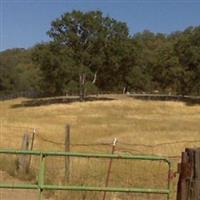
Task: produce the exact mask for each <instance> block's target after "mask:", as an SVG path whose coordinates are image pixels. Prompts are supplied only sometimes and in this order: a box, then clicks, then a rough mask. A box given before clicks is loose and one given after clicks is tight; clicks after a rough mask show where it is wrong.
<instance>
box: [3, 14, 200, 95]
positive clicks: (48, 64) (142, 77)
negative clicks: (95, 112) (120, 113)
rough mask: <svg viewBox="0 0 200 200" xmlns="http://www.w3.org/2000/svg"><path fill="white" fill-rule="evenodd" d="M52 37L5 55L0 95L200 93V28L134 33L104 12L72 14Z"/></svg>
mask: <svg viewBox="0 0 200 200" xmlns="http://www.w3.org/2000/svg"><path fill="white" fill-rule="evenodd" d="M47 34H48V35H49V36H50V38H51V39H52V40H51V42H48V43H40V44H37V45H36V46H35V47H33V48H31V49H27V50H25V49H12V50H7V51H4V52H1V53H0V94H5V93H12V92H14V91H15V92H18V91H39V92H41V91H42V92H43V93H44V94H46V95H63V94H66V93H67V94H80V96H82V97H84V94H91V93H95V92H97V91H100V90H104V91H113V92H119V91H120V92H122V91H123V89H124V88H126V90H129V91H134V92H153V91H154V90H158V91H160V92H161V93H172V94H182V95H185V94H189V95H199V94H200V27H199V26H198V27H189V28H187V29H186V30H185V31H183V32H180V31H179V32H174V33H172V34H170V35H165V34H161V33H157V34H155V33H152V32H150V31H148V30H145V31H143V32H141V33H137V34H135V35H133V36H130V35H129V31H128V27H127V25H126V23H123V22H120V21H117V20H115V19H113V18H111V17H108V16H104V15H103V13H102V12H101V11H90V12H81V11H72V12H67V13H64V14H63V15H61V16H60V17H59V18H57V19H56V20H54V21H53V22H52V23H51V28H50V30H49V31H48V32H47Z"/></svg>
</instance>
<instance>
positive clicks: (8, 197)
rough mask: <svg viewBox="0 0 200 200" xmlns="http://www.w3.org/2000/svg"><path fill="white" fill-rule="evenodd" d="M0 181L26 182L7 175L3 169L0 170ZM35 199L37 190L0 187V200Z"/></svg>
mask: <svg viewBox="0 0 200 200" xmlns="http://www.w3.org/2000/svg"><path fill="white" fill-rule="evenodd" d="M0 182H6V183H12V184H17V183H18V184H19V183H21V184H22V183H27V182H24V181H21V180H19V179H17V178H14V177H12V176H10V175H8V174H7V173H6V172H4V171H0ZM37 199H38V191H37V190H14V189H0V200H37ZM46 200H47V199H46ZM48 200H53V199H48Z"/></svg>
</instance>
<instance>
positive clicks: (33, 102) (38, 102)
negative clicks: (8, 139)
mask: <svg viewBox="0 0 200 200" xmlns="http://www.w3.org/2000/svg"><path fill="white" fill-rule="evenodd" d="M111 100H115V99H114V98H110V97H98V96H97V97H94V96H88V97H86V98H85V99H84V101H80V98H79V97H78V96H76V97H75V96H71V97H70V96H69V97H52V98H39V99H30V100H26V101H22V102H21V103H19V104H14V105H12V106H11V108H23V107H38V106H47V105H52V104H71V103H75V102H88V101H111Z"/></svg>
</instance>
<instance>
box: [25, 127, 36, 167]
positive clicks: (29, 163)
mask: <svg viewBox="0 0 200 200" xmlns="http://www.w3.org/2000/svg"><path fill="white" fill-rule="evenodd" d="M35 133H36V130H35V129H33V133H32V137H31V146H30V150H31V151H32V150H33V146H34V141H35ZM31 158H32V155H29V161H28V168H27V170H28V171H29V169H30V166H31Z"/></svg>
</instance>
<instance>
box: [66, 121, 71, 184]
mask: <svg viewBox="0 0 200 200" xmlns="http://www.w3.org/2000/svg"><path fill="white" fill-rule="evenodd" d="M69 151H70V126H69V125H68V124H67V125H66V127H65V152H69ZM69 178H70V157H69V156H65V182H66V183H69Z"/></svg>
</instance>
